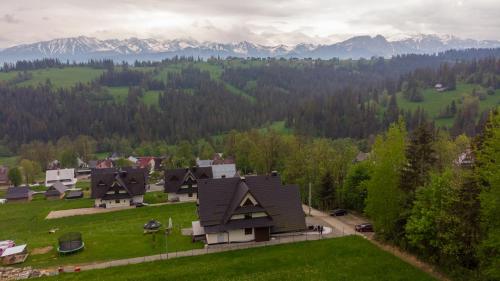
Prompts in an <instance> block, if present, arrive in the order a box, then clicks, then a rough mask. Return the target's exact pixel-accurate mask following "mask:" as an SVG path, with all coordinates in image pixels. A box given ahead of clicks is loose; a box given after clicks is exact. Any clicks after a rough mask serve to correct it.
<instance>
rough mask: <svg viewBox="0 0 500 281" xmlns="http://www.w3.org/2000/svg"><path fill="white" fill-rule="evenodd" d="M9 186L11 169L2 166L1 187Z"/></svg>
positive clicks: (0, 170) (0, 173)
mask: <svg viewBox="0 0 500 281" xmlns="http://www.w3.org/2000/svg"><path fill="white" fill-rule="evenodd" d="M7 184H9V168H7V167H5V166H0V185H7Z"/></svg>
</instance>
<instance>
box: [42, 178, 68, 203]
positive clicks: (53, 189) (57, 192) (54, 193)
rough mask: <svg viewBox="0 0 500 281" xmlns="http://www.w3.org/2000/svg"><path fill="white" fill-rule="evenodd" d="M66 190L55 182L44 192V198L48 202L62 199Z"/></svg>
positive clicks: (62, 185) (58, 182) (59, 183)
mask: <svg viewBox="0 0 500 281" xmlns="http://www.w3.org/2000/svg"><path fill="white" fill-rule="evenodd" d="M67 189H68V188H67V187H66V186H65V185H64V184H62V183H61V182H60V181H56V182H55V183H54V184H52V186H50V187H49V188H47V191H45V198H46V199H48V200H54V199H63V198H64V195H66V190H67Z"/></svg>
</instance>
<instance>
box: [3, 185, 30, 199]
mask: <svg viewBox="0 0 500 281" xmlns="http://www.w3.org/2000/svg"><path fill="white" fill-rule="evenodd" d="M32 193H33V191H31V190H30V189H29V188H28V187H26V186H19V187H9V188H8V189H7V194H5V198H6V199H7V200H14V199H24V198H28V197H29V196H30V195H31V194H32Z"/></svg>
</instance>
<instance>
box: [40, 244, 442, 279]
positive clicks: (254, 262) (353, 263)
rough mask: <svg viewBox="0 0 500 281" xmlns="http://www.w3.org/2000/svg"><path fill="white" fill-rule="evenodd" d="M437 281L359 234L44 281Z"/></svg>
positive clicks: (92, 272)
mask: <svg viewBox="0 0 500 281" xmlns="http://www.w3.org/2000/svg"><path fill="white" fill-rule="evenodd" d="M166 279H168V280H289V281H294V280H297V281H303V280H338V281H341V280H342V281H347V280H349V281H359V280H364V281H379V280H384V281H391V280H398V281H403V280H413V281H427V280H435V279H434V278H432V277H431V276H429V275H427V274H426V273H424V272H422V271H420V270H418V269H416V268H414V267H413V266H411V265H409V264H407V263H405V262H403V261H401V260H400V259H398V258H396V257H394V256H393V255H391V254H390V253H387V252H384V251H382V250H380V249H378V248H377V247H376V246H374V245H373V244H371V243H370V242H368V241H366V240H365V239H363V238H361V237H358V236H349V237H343V238H335V239H325V240H320V241H308V242H300V243H293V244H286V245H277V246H270V247H265V248H253V249H245V250H238V251H231V252H224V253H216V254H208V255H203V256H195V257H185V258H178V259H172V260H168V261H158V262H151V263H143V264H137V265H129V266H122V267H113V268H108V269H102V270H92V271H84V272H80V273H65V274H62V275H59V276H57V277H52V278H42V279H40V280H49V281H50V280H62V281H66V280H68V281H76V280H107V281H113V280H142V281H153V280H155V281H156V280H166Z"/></svg>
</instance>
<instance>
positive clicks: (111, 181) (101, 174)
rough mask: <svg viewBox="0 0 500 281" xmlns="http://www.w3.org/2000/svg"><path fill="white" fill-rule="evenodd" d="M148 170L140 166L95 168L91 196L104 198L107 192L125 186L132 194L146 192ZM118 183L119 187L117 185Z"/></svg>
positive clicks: (92, 175)
mask: <svg viewBox="0 0 500 281" xmlns="http://www.w3.org/2000/svg"><path fill="white" fill-rule="evenodd" d="M145 173H146V171H145V170H144V169H140V168H130V167H129V168H122V169H121V170H119V169H116V168H109V169H93V170H92V174H91V188H92V190H91V198H94V199H95V198H103V197H104V196H105V195H106V192H108V191H109V190H112V189H113V190H114V189H116V188H120V187H121V188H123V189H124V190H126V191H127V194H128V195H130V196H136V195H143V194H144V193H146V175H145ZM116 184H118V187H117V186H116Z"/></svg>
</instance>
